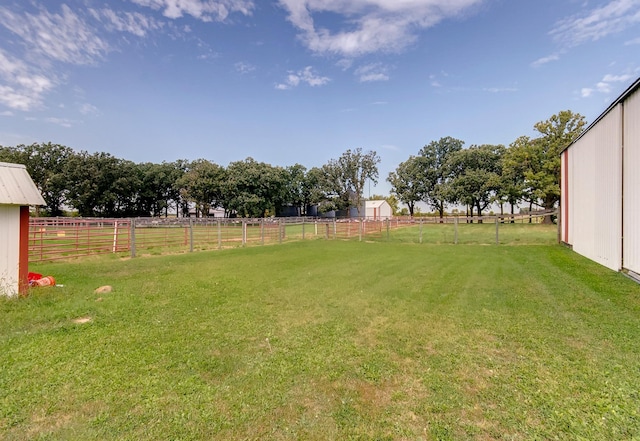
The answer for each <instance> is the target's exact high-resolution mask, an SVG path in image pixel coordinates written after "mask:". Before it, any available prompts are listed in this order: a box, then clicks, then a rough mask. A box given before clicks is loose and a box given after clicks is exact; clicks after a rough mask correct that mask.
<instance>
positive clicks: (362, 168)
mask: <svg viewBox="0 0 640 441" xmlns="http://www.w3.org/2000/svg"><path fill="white" fill-rule="evenodd" d="M379 163H380V157H379V156H378V154H377V153H376V152H375V151H369V152H366V153H363V152H362V149H361V148H357V149H355V150H353V151H352V150H351V149H348V150H347V151H346V152H344V153H343V154H342V155H340V157H339V158H338V159H331V160H330V161H329V162H328V163H327V164H325V165H324V166H323V167H322V170H323V174H324V178H323V187H324V190H325V192H326V195H327V197H328V199H329V200H330V201H331V202H332V203H333V205H334V206H335V208H336V209H338V210H349V209H350V208H351V207H353V206H355V207H356V209H357V210H358V217H359V216H360V209H361V205H362V201H363V200H364V198H363V193H364V186H365V184H366V182H367V180H368V179H370V180H371V181H372V182H373V183H374V184H377V183H378V164H379Z"/></svg>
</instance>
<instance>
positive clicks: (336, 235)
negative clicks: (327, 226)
mask: <svg viewBox="0 0 640 441" xmlns="http://www.w3.org/2000/svg"><path fill="white" fill-rule="evenodd" d="M337 238H338V225H337V223H336V220H335V218H334V219H333V239H334V240H335V239H337Z"/></svg>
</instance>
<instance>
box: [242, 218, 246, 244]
mask: <svg viewBox="0 0 640 441" xmlns="http://www.w3.org/2000/svg"><path fill="white" fill-rule="evenodd" d="M246 244H247V221H246V220H244V219H242V246H243V247H244V246H245V245H246Z"/></svg>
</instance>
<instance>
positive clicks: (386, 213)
mask: <svg viewBox="0 0 640 441" xmlns="http://www.w3.org/2000/svg"><path fill="white" fill-rule="evenodd" d="M360 215H361V216H363V217H364V218H365V219H368V220H387V219H391V218H392V217H393V210H392V209H391V205H389V203H388V202H387V201H385V200H377V201H364V202H363V203H362V207H361V208H360Z"/></svg>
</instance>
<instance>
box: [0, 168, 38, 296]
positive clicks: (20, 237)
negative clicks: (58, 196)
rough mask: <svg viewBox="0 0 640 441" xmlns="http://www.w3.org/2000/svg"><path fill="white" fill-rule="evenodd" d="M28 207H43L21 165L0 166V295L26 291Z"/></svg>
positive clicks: (35, 189) (27, 174)
mask: <svg viewBox="0 0 640 441" xmlns="http://www.w3.org/2000/svg"><path fill="white" fill-rule="evenodd" d="M29 205H45V201H44V199H42V195H41V194H40V192H39V191H38V189H37V187H36V186H35V184H34V183H33V181H32V180H31V176H29V173H27V169H26V167H25V166H24V165H21V164H9V163H6V162H0V295H7V296H14V295H16V294H18V293H21V292H23V291H24V290H26V288H27V286H28V280H27V275H28V272H29Z"/></svg>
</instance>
